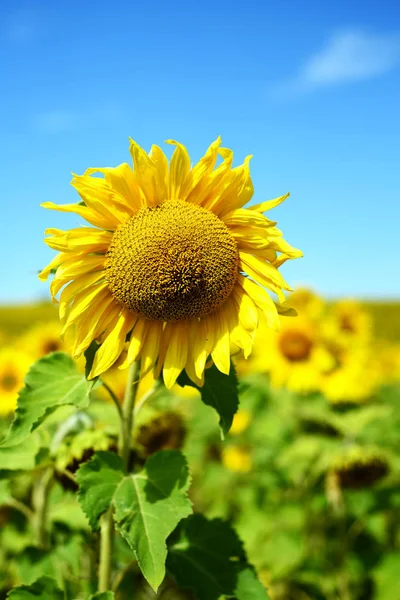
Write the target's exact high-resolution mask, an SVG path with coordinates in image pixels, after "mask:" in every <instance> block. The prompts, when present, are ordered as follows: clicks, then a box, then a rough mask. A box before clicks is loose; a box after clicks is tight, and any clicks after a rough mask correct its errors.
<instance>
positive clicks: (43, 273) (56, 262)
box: [38, 252, 67, 281]
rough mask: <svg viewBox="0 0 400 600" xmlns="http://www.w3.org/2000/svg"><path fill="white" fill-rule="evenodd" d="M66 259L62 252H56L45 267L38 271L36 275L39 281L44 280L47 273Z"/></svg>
mask: <svg viewBox="0 0 400 600" xmlns="http://www.w3.org/2000/svg"><path fill="white" fill-rule="evenodd" d="M64 260H67V259H66V255H65V253H63V252H60V254H57V255H56V256H55V257H54V258H53V260H52V261H51V262H50V263H49V264H48V265H47V267H45V268H44V269H43V270H42V271H40V273H39V275H38V277H39V279H40V281H46V280H47V279H48V278H49V275H50V273H51V271H52V270H53V269H57V267H58V266H59V265H60V264H61V263H62V262H63V261H64Z"/></svg>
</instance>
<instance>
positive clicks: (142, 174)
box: [129, 138, 165, 206]
mask: <svg viewBox="0 0 400 600" xmlns="http://www.w3.org/2000/svg"><path fill="white" fill-rule="evenodd" d="M129 140H130V148H129V150H130V153H131V155H132V160H133V164H134V167H135V177H136V180H137V182H138V185H139V187H140V189H141V190H142V193H143V200H144V203H145V204H146V205H147V206H156V205H157V204H159V203H160V202H162V201H164V200H165V198H161V197H159V196H158V194H159V193H160V190H162V184H161V182H162V181H163V174H162V173H161V172H160V171H159V169H158V167H157V165H156V163H155V162H153V160H152V159H151V157H150V156H149V155H148V154H147V152H145V151H144V150H143V148H141V147H140V146H139V144H137V143H136V142H135V141H134V140H132V139H131V138H129ZM142 202H143V201H142Z"/></svg>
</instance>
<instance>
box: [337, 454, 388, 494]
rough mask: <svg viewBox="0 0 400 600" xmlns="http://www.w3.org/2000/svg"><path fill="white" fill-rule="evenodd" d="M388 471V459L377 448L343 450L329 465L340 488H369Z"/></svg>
mask: <svg viewBox="0 0 400 600" xmlns="http://www.w3.org/2000/svg"><path fill="white" fill-rule="evenodd" d="M389 470H390V467H389V462H388V459H387V457H386V456H385V454H384V453H383V452H382V451H381V450H380V449H379V448H374V447H368V446H367V447H362V446H357V445H354V446H350V447H349V448H346V449H344V450H343V451H342V452H341V453H340V454H338V455H337V456H336V457H335V459H334V460H333V463H332V465H331V472H333V473H335V475H336V477H337V478H338V483H339V484H340V486H341V487H342V488H364V487H370V486H371V485H373V484H374V483H375V482H376V481H378V480H379V479H381V478H382V477H385V475H387V474H388V472H389Z"/></svg>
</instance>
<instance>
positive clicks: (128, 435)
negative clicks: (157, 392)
mask: <svg viewBox="0 0 400 600" xmlns="http://www.w3.org/2000/svg"><path fill="white" fill-rule="evenodd" d="M139 374H140V363H139V362H134V363H133V364H132V365H131V367H130V369H129V376H128V383H127V385H126V390H125V396H124V403H123V405H122V419H121V433H120V439H119V455H120V456H121V458H122V460H123V462H124V466H125V469H127V470H128V466H129V456H130V452H131V441H132V429H133V408H134V406H135V400H136V394H137V390H138V385H139Z"/></svg>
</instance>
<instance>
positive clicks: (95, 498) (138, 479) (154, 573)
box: [77, 450, 192, 589]
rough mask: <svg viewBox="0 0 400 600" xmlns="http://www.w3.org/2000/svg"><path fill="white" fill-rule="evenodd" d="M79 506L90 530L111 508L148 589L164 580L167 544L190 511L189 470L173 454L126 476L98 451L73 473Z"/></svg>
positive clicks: (178, 455)
mask: <svg viewBox="0 0 400 600" xmlns="http://www.w3.org/2000/svg"><path fill="white" fill-rule="evenodd" d="M77 481H78V483H79V486H80V489H79V501H80V504H81V506H82V509H83V511H84V512H85V514H86V515H87V517H88V519H89V523H90V525H91V527H92V528H93V529H97V528H98V526H99V518H100V516H101V515H102V514H103V513H104V512H105V511H106V510H107V509H108V508H109V507H110V506H111V505H113V506H114V508H115V512H114V518H115V522H116V526H117V529H118V531H119V532H120V533H121V535H122V536H123V538H124V539H125V540H126V541H127V542H128V544H129V546H130V548H131V549H132V550H133V552H134V555H135V557H136V559H137V561H138V564H139V566H140V569H141V570H142V573H143V575H144V576H145V578H146V579H147V581H148V582H149V584H150V585H151V586H152V587H153V588H154V589H157V588H158V587H159V585H160V584H161V582H162V580H163V579H164V575H165V560H166V556H167V548H166V539H167V537H168V536H169V535H170V533H171V532H172V531H173V530H174V529H175V527H176V526H177V524H178V523H179V521H180V520H181V519H183V518H184V517H186V516H188V515H189V514H190V513H191V512H192V508H191V503H190V501H189V500H188V498H187V491H188V488H189V484H190V477H189V470H188V467H187V463H186V460H185V458H184V457H183V455H182V454H181V453H180V452H178V451H176V450H164V451H161V452H157V453H156V454H154V455H153V456H151V457H150V458H149V460H148V461H147V462H146V464H145V467H144V469H143V470H142V471H140V472H139V473H135V474H130V475H126V473H124V469H123V465H122V461H121V459H120V458H119V456H117V455H115V454H113V453H112V452H97V453H96V454H95V455H94V456H93V458H92V459H91V460H90V461H89V462H87V463H85V464H84V465H82V466H81V467H80V469H79V471H78V472H77Z"/></svg>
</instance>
